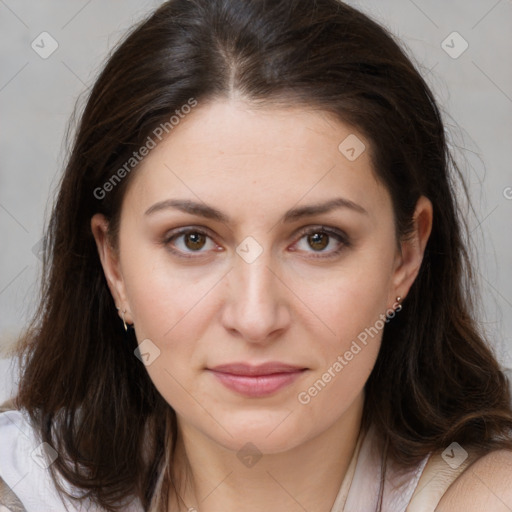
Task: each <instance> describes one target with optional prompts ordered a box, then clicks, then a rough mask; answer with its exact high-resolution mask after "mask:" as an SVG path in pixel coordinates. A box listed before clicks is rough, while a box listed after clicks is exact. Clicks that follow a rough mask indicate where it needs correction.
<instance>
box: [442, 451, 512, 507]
mask: <svg viewBox="0 0 512 512" xmlns="http://www.w3.org/2000/svg"><path fill="white" fill-rule="evenodd" d="M482 510H492V511H493V512H501V511H503V512H510V511H511V510H512V450H495V451H493V452H490V453H487V454H485V455H482V456H481V457H480V458H478V459H477V460H475V462H473V463H472V464H471V465H470V466H468V467H467V468H466V469H465V470H464V472H463V473H462V474H460V475H459V476H458V478H457V479H456V480H455V481H454V482H453V483H452V484H451V485H450V487H449V488H448V490H447V491H446V492H445V493H444V495H443V497H442V498H441V500H440V501H439V504H438V506H437V508H436V512H477V511H478V512H480V511H482Z"/></svg>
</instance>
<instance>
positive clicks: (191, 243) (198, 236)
mask: <svg viewBox="0 0 512 512" xmlns="http://www.w3.org/2000/svg"><path fill="white" fill-rule="evenodd" d="M183 236H184V243H185V246H186V247H187V248H188V249H190V250H192V251H197V250H199V249H202V248H203V247H204V245H205V243H206V236H205V235H204V234H203V233H198V232H196V231H192V232H190V233H187V234H185V235H183ZM187 242H188V243H187Z"/></svg>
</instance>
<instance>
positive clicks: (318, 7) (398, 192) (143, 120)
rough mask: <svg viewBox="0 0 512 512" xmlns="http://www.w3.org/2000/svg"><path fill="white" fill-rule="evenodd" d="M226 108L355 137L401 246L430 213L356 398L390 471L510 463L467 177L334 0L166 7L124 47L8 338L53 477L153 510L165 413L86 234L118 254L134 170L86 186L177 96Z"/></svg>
mask: <svg viewBox="0 0 512 512" xmlns="http://www.w3.org/2000/svg"><path fill="white" fill-rule="evenodd" d="M235 92H236V93H237V94H238V95H240V96H241V97H242V98H243V99H244V100H245V101H247V102H249V103H250V104H251V105H257V106H261V107H262V108H265V107H270V108H271V107H272V106H275V105H293V106H297V105H298V106H301V105H302V106H304V107H305V108H306V107H307V108H310V107H313V108H317V109H318V110H320V111H324V112H328V113H331V114H333V115H334V116H336V118H337V119H339V120H340V121H342V122H344V123H347V124H349V125H350V126H353V127H355V128H356V129H357V130H359V131H360V133H362V134H363V135H364V136H365V137H366V138H367V139H368V140H369V141H370V145H371V158H372V165H373V168H374V172H375V173H376V175H377V176H378V178H379V179H380V180H381V182H382V183H384V184H385V186H386V188H387V190H388V191H389V193H390V194H391V198H392V201H393V210H394V219H395V223H396V234H397V240H401V239H403V237H406V236H407V235H408V234H409V233H410V231H411V227H412V217H413V212H414V208H415V205H416V202H417V200H418V198H419V197H420V196H421V195H424V196H426V197H427V198H428V199H429V200H430V201H431V202H432V205H433V212H434V221H433V228H432V232H431V235H430V238H429V240H428V244H427V246H426V250H425V254H424V259H423V262H422V265H421V268H420V271H419V274H418V276H417V278H416V280H415V282H414V284H413V286H412V288H411V289H410V292H409V294H408V296H407V298H406V299H405V301H404V303H403V311H402V312H401V313H400V314H399V315H397V316H396V318H395V319H394V320H393V321H392V322H390V323H389V324H387V325H386V327H385V330H384V333H383V339H382V346H381V349H380V353H379V355H378V358H377V361H376V364H375V367H374V369H373V371H372V373H371V375H370V377H369V379H368V381H367V382H366V384H365V395H366V396H365V404H364V411H363V423H362V428H364V429H367V428H368V427H369V426H370V425H376V427H377V428H376V432H377V433H378V435H379V439H380V442H381V443H382V446H386V447H387V454H388V457H391V458H393V459H394V460H395V461H397V462H399V463H400V464H401V465H402V466H403V467H408V466H413V465H416V464H418V462H419V461H420V460H421V459H422V458H424V457H425V456H426V455H427V454H428V453H430V452H432V451H437V450H440V449H444V448H445V447H446V446H448V445H449V444H450V443H451V442H452V441H454V440H457V442H459V443H460V444H462V445H464V444H472V445H475V446H477V447H478V448H480V449H481V450H482V451H484V452H489V451H492V450H495V449H499V448H507V449H512V439H511V431H512V410H511V397H510V391H509V387H508V381H507V378H506V376H505V374H504V373H503V371H502V368H501V367H500V365H499V364H498V362H497V359H496V357H495V355H494V352H493V349H492V347H491V346H490V345H489V344H488V342H487V341H486V340H485V338H484V335H483V334H482V333H480V332H479V329H478V327H477V325H476V321H475V315H474V311H473V310H474V294H475V289H476V286H475V283H474V280H473V274H472V270H471V268H472V267H471V258H470V253H471V251H470V249H468V247H470V246H469V245H468V243H469V242H468V237H467V231H468V230H467V226H466V222H465V220H464V219H463V218H462V215H461V211H460V208H459V206H458V205H457V199H456V194H455V188H456V187H455V186H456V180H457V179H462V180H463V178H462V176H460V175H461V172H460V171H459V170H458V168H457V165H456V163H455V161H454V158H453V156H452V155H451V153H450V151H449V146H448V144H447V140H446V138H445V131H444V126H443V121H442V117H441V113H440V110H439V107H438V106H437V105H436V101H435V99H434V96H433V94H432V92H431V91H430V89H429V87H428V86H427V84H426V82H425V81H424V79H423V78H422V77H421V75H420V73H419V72H418V70H417V69H416V68H415V65H414V64H413V63H412V62H411V60H410V59H409V58H408V57H407V54H406V52H405V51H404V50H403V49H402V48H401V46H400V45H399V44H398V43H397V42H396V41H395V39H394V37H393V36H392V35H390V34H389V33H388V32H387V30H386V29H385V28H383V27H382V26H380V25H379V24H378V23H376V22H374V21H373V20H371V19H370V18H369V17H367V16H366V15H364V14H362V13H361V12H359V11H357V10H356V9H354V8H352V7H350V6H348V5H346V4H344V3H342V2H340V1H338V0H314V1H313V0H273V1H272V2H267V1H263V0H170V1H167V2H165V3H164V4H162V5H161V6H160V7H159V8H158V9H156V11H154V12H153V13H151V14H150V15H149V16H148V17H147V18H146V19H144V20H143V21H142V22H140V23H139V24H138V25H137V26H135V27H134V28H133V29H132V30H131V31H130V32H129V33H128V34H127V35H126V36H125V37H124V39H123V40H122V41H121V42H120V43H119V44H118V46H117V48H116V49H115V51H113V53H112V54H111V55H110V56H109V58H108V60H107V62H106V65H105V66H104V68H103V70H102V71H101V73H100V75H99V77H98V79H97V80H96V82H95V84H94V86H93V88H92V90H91V91H90V94H89V96H88V99H87V101H86V104H85V107H84V108H83V110H82V112H81V114H80V116H79V122H78V124H77V126H76V129H75V132H74V139H73V141H72V148H71V150H70V153H69V158H68V160H67V165H66V168H65V172H64V175H63V177H62V180H61V182H60V184H59V190H58V196H57V198H56V201H55V204H54V206H53V210H52V214H51V219H50V222H49V225H48V229H47V232H46V235H45V236H46V238H45V239H46V244H45V255H44V262H43V267H44V268H43V280H42V296H41V301H40V307H39V309H38V312H37V314H36V315H35V317H34V318H33V320H32V322H31V323H30V325H29V326H28V327H27V329H26V331H25V332H24V334H23V336H22V338H21V340H20V346H19V347H20V348H19V351H20V355H21V357H20V362H21V380H20V386H19V393H18V395H17V397H16V402H15V403H16V405H17V406H18V407H19V408H20V409H24V410H26V411H28V413H29V415H30V417H31V419H32V421H33V422H34V424H35V426H36V428H37V431H38V432H39V434H40V436H41V437H42V440H44V441H46V442H48V443H49V444H51V445H52V446H54V447H56V449H57V450H58V451H59V453H60V454H61V455H62V456H61V457H59V458H58V459H57V460H56V461H55V463H54V464H53V465H52V466H51V468H52V471H53V475H54V478H55V479H56V477H57V476H59V478H60V477H64V478H65V480H67V481H68V482H69V483H71V484H72V485H74V486H76V487H78V489H81V490H83V495H84V496H85V495H87V496H89V497H90V498H91V499H93V500H94V501H95V502H96V503H97V504H99V505H100V506H102V507H104V508H105V509H106V510H109V511H114V510H119V509H122V506H119V503H120V502H123V501H124V498H126V496H128V495H131V496H133V495H135V496H136V497H138V498H139V499H140V500H141V503H142V504H143V506H144V508H145V509H148V508H149V507H150V504H151V503H152V500H153V499H154V495H155V488H156V485H157V481H158V476H159V472H160V469H161V467H162V462H163V460H164V458H165V456H167V457H171V458H172V454H173V453H174V449H175V444H176V436H177V424H176V415H175V413H174V411H173V410H172V408H171V407H170V406H169V405H168V404H167V403H166V402H165V400H164V399H163V398H162V397H161V396H160V394H159V393H158V392H157V390H156V388H155V387H154V385H153V383H152V382H151V380H150V378H149V376H148V374H147V372H146V370H145V368H144V366H143V365H142V364H141V363H140V361H139V360H138V359H137V358H136V357H134V354H133V351H134V349H135V348H136V346H137V344H136V339H135V335H134V333H133V331H130V332H129V333H128V337H129V343H127V340H126V335H125V333H124V330H123V328H122V323H120V320H119V317H118V314H117V312H116V307H115V304H114V301H113V299H112V296H111V294H110V292H109V289H108V287H107V283H106V280H105V277H104V273H103V270H102V266H101V264H100V259H99V256H98V252H97V248H96V245H95V240H94V238H93V235H92V232H91V227H90V220H91V217H92V216H93V215H94V214H96V213H102V214H104V215H106V216H107V218H108V219H109V220H110V233H109V234H110V235H111V238H112V243H113V244H115V243H116V240H117V238H116V236H117V230H118V225H119V218H120V211H121V203H122V199H123V196H124V194H125V191H126V189H127V186H128V185H129V183H130V182H131V177H132V176H133V175H134V174H135V172H136V167H135V168H134V170H133V171H131V172H130V173H129V174H127V176H126V177H125V178H124V179H123V180H121V181H120V182H119V183H116V186H113V187H112V190H111V191H109V193H108V194H98V192H97V190H98V188H99V187H102V186H103V185H104V184H105V183H106V182H107V181H108V180H109V179H111V178H112V176H113V174H114V173H115V172H116V170H117V169H119V168H120V167H121V166H122V165H123V164H125V163H126V162H127V161H128V160H129V159H130V157H132V155H133V152H134V151H137V150H138V149H139V148H140V147H141V146H143V145H144V143H145V142H146V141H147V138H148V137H149V136H151V134H153V133H154V130H155V129H156V128H157V127H158V126H159V125H161V123H165V122H168V120H169V117H170V115H172V114H173V113H174V112H175V111H176V110H179V109H180V108H181V107H182V106H183V105H185V104H186V103H187V102H188V101H189V100H190V98H194V99H195V100H196V101H197V102H198V103H199V104H201V102H205V101H207V100H208V101H210V100H215V99H217V98H225V97H231V96H232V95H233V94H234V93H235ZM170 136H172V133H171V135H170ZM462 183H463V181H462ZM463 190H465V188H464V187H463ZM95 191H96V193H95ZM99 195H102V196H103V197H101V198H98V196H99ZM164 419H165V421H164ZM169 435H170V438H171V442H170V445H169ZM169 450H170V451H169ZM171 480H172V477H171ZM171 483H173V482H171Z"/></svg>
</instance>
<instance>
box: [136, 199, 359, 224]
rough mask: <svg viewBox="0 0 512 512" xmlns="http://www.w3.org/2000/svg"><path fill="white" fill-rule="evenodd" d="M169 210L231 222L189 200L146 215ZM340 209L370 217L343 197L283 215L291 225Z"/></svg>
mask: <svg viewBox="0 0 512 512" xmlns="http://www.w3.org/2000/svg"><path fill="white" fill-rule="evenodd" d="M169 208H172V209H176V210H180V211H182V212H185V213H190V214H192V215H198V216H200V217H205V218H207V219H212V220H216V221H219V222H223V223H226V224H229V223H230V222H231V219H230V217H229V216H228V215H226V214H225V213H223V212H221V211H220V210H217V209H216V208H213V207H212V206H209V205H207V204H205V203H198V202H195V201H191V200H188V199H166V200H165V201H160V202H158V203H155V204H154V205H153V206H151V207H149V208H148V209H147V210H146V212H145V213H144V215H151V214H152V213H155V212H158V211H161V210H166V209H169ZM340 208H346V209H349V210H352V211H355V212H357V213H361V214H363V215H368V212H367V211H366V210H365V209H364V208H363V207H362V206H361V205H359V204H357V203H354V202H353V201H350V200H349V199H345V198H343V197H336V198H334V199H331V200H330V201H327V202H324V203H317V204H311V205H307V206H299V207H296V208H292V209H290V210H288V211H287V212H286V213H285V214H284V215H283V218H282V221H283V222H284V223H289V222H293V221H296V220H299V219H301V218H303V217H309V216H312V215H318V214H321V213H327V212H330V211H332V210H336V209H340Z"/></svg>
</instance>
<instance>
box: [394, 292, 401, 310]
mask: <svg viewBox="0 0 512 512" xmlns="http://www.w3.org/2000/svg"><path fill="white" fill-rule="evenodd" d="M401 300H402V297H400V295H399V296H398V297H397V298H396V301H397V302H400V301H401ZM401 309H402V304H398V307H396V308H395V311H400V310H401Z"/></svg>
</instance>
